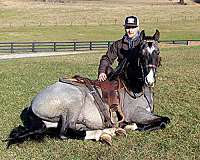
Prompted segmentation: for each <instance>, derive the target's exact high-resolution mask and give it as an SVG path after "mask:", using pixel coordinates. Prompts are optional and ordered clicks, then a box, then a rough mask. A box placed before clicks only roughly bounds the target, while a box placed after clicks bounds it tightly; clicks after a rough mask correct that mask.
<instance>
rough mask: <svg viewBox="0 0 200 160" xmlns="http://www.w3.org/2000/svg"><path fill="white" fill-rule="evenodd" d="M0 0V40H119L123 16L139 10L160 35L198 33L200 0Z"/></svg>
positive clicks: (191, 35)
mask: <svg viewBox="0 0 200 160" xmlns="http://www.w3.org/2000/svg"><path fill="white" fill-rule="evenodd" d="M64 1H65V3H44V2H40V1H35V2H34V1H33V0H9V1H6V0H0V24H1V25H0V41H1V42H4V41H6V42H13V41H14V42H21V41H23V42H26V41H75V40H77V41H80V40H81V41H85V40H115V39H117V38H120V37H121V36H122V34H123V33H124V29H123V26H122V25H123V23H124V18H125V17H126V16H128V15H137V16H138V17H139V18H140V24H141V25H140V29H145V30H146V32H147V33H148V34H152V33H153V32H154V31H155V29H156V28H158V29H159V30H160V32H161V39H162V40H167V39H171V40H172V39H199V37H200V31H199V28H200V16H199V15H200V9H199V7H200V5H199V4H197V3H194V2H193V1H192V0H185V1H186V2H187V4H188V5H177V1H178V0H172V1H163V0H134V2H133V1H132V0H126V1H125V0H118V1H116V0H107V1H104V0H71V1H70V0H64Z"/></svg>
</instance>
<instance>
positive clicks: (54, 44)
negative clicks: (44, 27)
mask: <svg viewBox="0 0 200 160" xmlns="http://www.w3.org/2000/svg"><path fill="white" fill-rule="evenodd" d="M53 51H54V52H56V42H53Z"/></svg>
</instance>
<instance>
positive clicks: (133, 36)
mask: <svg viewBox="0 0 200 160" xmlns="http://www.w3.org/2000/svg"><path fill="white" fill-rule="evenodd" d="M124 27H125V35H124V36H123V37H122V38H121V39H120V40H117V41H115V42H114V43H113V44H112V45H111V46H110V47H109V49H108V51H107V53H106V55H103V56H102V58H101V60H100V65H99V69H98V75H99V76H98V80H99V81H105V80H106V79H107V76H108V74H109V73H110V72H111V70H112V67H111V66H112V64H113V63H114V61H115V60H116V59H117V61H118V62H119V64H120V63H121V62H122V61H123V59H124V55H125V52H127V51H128V50H130V49H133V48H134V49H136V48H137V46H138V44H139V43H140V40H141V39H140V32H139V19H138V18H137V17H136V16H129V17H126V19H125V23H124Z"/></svg>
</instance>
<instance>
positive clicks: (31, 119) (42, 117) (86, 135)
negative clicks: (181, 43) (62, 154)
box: [5, 31, 170, 148]
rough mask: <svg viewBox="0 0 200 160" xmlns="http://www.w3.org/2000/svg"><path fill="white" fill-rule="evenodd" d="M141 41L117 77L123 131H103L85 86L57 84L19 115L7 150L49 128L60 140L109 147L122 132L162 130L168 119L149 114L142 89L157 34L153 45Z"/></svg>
mask: <svg viewBox="0 0 200 160" xmlns="http://www.w3.org/2000/svg"><path fill="white" fill-rule="evenodd" d="M145 37H146V36H145V32H144V31H142V32H141V44H140V50H139V53H133V55H134V58H132V59H131V60H127V62H126V63H125V65H124V67H123V72H122V73H123V74H121V75H119V76H118V77H119V78H120V79H123V80H122V82H123V84H124V89H122V90H120V91H119V97H120V99H121V103H122V104H123V105H122V108H121V109H122V112H123V114H124V116H125V120H124V122H123V123H122V124H123V125H121V126H120V127H122V128H123V129H120V128H118V127H115V126H113V127H110V128H107V127H105V125H104V122H103V120H102V117H101V114H100V112H99V110H98V108H97V104H96V103H95V101H94V97H93V96H92V93H91V91H90V90H89V89H88V88H87V87H86V86H85V85H75V84H71V83H63V82H60V81H58V82H56V83H54V84H52V85H50V86H48V87H46V88H45V89H43V90H41V91H40V92H39V93H38V94H37V95H36V96H35V97H34V98H33V99H32V101H31V104H30V106H29V107H28V108H26V109H24V111H23V112H22V114H21V119H22V121H23V124H24V126H21V125H19V126H18V127H16V128H14V129H13V130H12V131H11V132H10V135H9V137H8V138H7V139H6V140H5V141H8V143H7V148H9V146H10V145H12V144H14V143H19V142H20V141H24V140H25V139H27V138H28V137H37V138H38V137H43V136H44V135H45V134H48V133H49V130H51V129H52V128H55V130H53V131H55V135H56V136H58V137H60V138H61V139H65V138H68V137H69V136H70V135H71V136H72V137H73V136H75V137H76V138H77V137H79V138H80V137H81V139H84V140H87V139H93V140H96V141H99V140H100V141H103V142H106V143H108V144H110V145H111V142H112V141H111V138H112V136H115V135H118V134H119V135H120V134H126V133H125V132H124V130H126V129H131V130H139V131H145V130H155V129H163V128H165V127H166V125H167V124H168V123H169V122H170V119H169V118H168V117H163V116H159V115H156V114H154V113H152V112H151V111H150V109H149V104H148V101H147V99H146V98H145V96H144V92H143V88H144V86H145V85H146V86H149V85H153V83H154V81H155V71H156V69H157V66H158V62H159V60H158V59H159V57H158V54H157V51H156V49H157V48H158V47H157V46H156V43H154V42H156V41H158V39H159V32H158V31H156V33H155V34H154V35H153V36H152V37H151V39H152V40H153V43H149V42H147V40H146V38H145ZM152 47H154V48H152ZM154 53H155V54H154ZM70 133H72V134H70ZM77 135H78V136H77Z"/></svg>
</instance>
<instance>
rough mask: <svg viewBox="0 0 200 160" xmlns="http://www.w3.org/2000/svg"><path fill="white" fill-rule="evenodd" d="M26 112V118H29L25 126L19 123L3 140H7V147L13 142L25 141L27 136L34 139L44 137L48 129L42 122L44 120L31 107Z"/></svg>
mask: <svg viewBox="0 0 200 160" xmlns="http://www.w3.org/2000/svg"><path fill="white" fill-rule="evenodd" d="M25 112H26V113H25V116H26V117H25V118H27V119H26V124H25V126H21V125H19V126H18V127H16V128H14V129H12V131H11V132H10V134H9V136H8V138H7V139H5V140H3V141H4V142H7V147H6V148H7V149H8V148H9V147H10V146H11V145H12V144H16V143H22V142H24V141H25V140H26V139H27V138H31V139H34V140H42V139H43V138H44V133H45V132H46V131H47V128H46V125H45V124H44V122H42V120H41V119H40V118H39V117H37V116H36V115H35V114H34V113H33V112H32V110H31V109H26V111H25ZM21 116H22V115H21ZM23 118H24V117H23Z"/></svg>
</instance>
